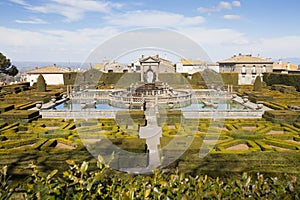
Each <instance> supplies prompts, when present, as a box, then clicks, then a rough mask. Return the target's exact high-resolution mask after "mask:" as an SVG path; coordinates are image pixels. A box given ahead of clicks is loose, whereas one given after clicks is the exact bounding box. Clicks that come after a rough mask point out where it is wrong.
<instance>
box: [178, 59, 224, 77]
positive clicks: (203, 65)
mask: <svg viewBox="0 0 300 200" xmlns="http://www.w3.org/2000/svg"><path fill="white" fill-rule="evenodd" d="M205 69H212V70H214V71H216V72H219V65H218V63H213V62H206V61H201V60H192V59H184V58H183V59H181V60H180V62H179V63H177V64H176V72H177V73H189V74H194V73H197V72H202V71H204V70H205Z"/></svg>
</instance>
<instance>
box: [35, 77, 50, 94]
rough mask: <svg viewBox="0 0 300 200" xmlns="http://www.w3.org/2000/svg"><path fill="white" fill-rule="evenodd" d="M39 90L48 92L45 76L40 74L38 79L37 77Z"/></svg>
mask: <svg viewBox="0 0 300 200" xmlns="http://www.w3.org/2000/svg"><path fill="white" fill-rule="evenodd" d="M36 85H37V91H38V92H46V86H47V85H46V81H45V79H44V77H43V75H41V74H40V75H39V77H38V79H37V83H36Z"/></svg>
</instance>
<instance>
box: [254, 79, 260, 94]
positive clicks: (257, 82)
mask: <svg viewBox="0 0 300 200" xmlns="http://www.w3.org/2000/svg"><path fill="white" fill-rule="evenodd" d="M253 90H254V91H256V92H261V91H262V82H261V78H260V76H256V78H255V81H254V85H253Z"/></svg>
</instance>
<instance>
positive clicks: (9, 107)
mask: <svg viewBox="0 0 300 200" xmlns="http://www.w3.org/2000/svg"><path fill="white" fill-rule="evenodd" d="M14 108H15V106H14V105H13V104H0V114H1V113H4V112H7V111H9V110H12V109H14Z"/></svg>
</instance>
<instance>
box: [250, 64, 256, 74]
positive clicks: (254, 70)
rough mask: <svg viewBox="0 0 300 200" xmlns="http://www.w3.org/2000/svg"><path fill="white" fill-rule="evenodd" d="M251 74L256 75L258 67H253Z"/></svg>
mask: <svg viewBox="0 0 300 200" xmlns="http://www.w3.org/2000/svg"><path fill="white" fill-rule="evenodd" d="M251 73H252V74H256V66H255V65H253V67H252V70H251Z"/></svg>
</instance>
